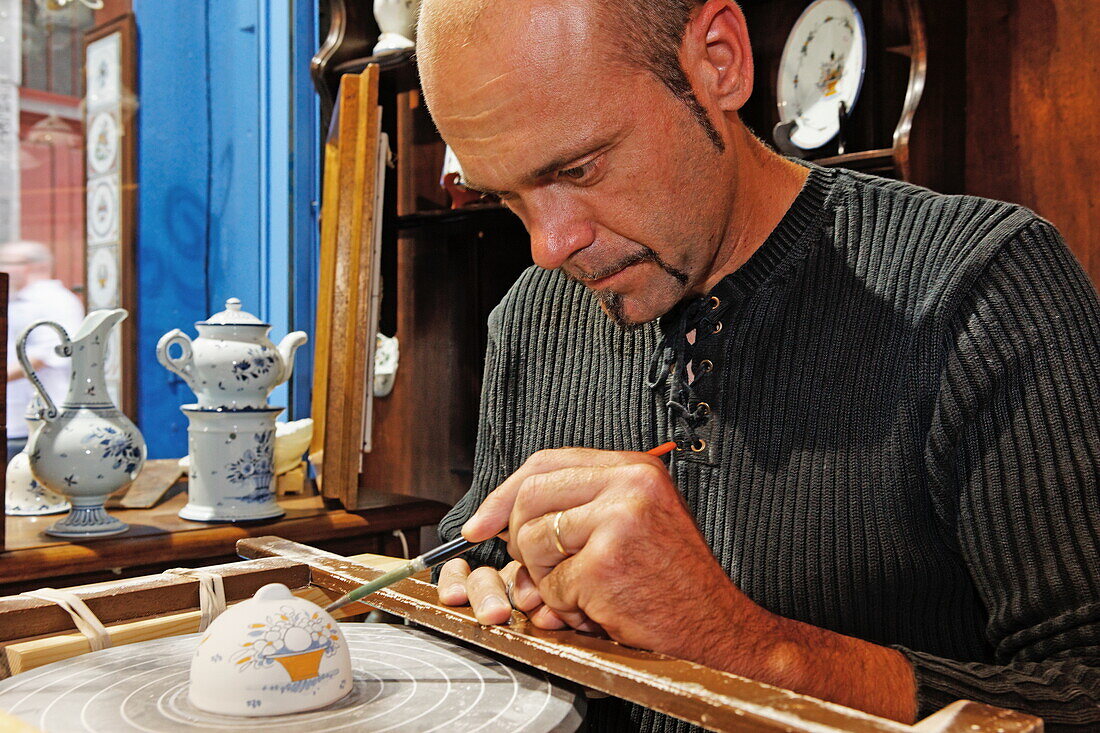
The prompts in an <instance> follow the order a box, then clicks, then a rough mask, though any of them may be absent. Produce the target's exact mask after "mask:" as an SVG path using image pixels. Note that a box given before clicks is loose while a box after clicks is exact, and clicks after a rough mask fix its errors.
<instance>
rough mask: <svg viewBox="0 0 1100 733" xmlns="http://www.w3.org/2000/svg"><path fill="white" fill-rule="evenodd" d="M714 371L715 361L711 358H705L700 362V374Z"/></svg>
mask: <svg viewBox="0 0 1100 733" xmlns="http://www.w3.org/2000/svg"><path fill="white" fill-rule="evenodd" d="M713 371H714V362H712V361H711V360H710V359H703V360H702V361H701V362H699V373H700V374H706V373H707V372H713Z"/></svg>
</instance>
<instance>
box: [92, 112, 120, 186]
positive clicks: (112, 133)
mask: <svg viewBox="0 0 1100 733" xmlns="http://www.w3.org/2000/svg"><path fill="white" fill-rule="evenodd" d="M87 144H88V166H89V167H90V168H91V169H92V171H94V172H95V173H106V172H107V171H109V170H111V169H112V168H114V167H115V161H116V160H117V159H118V122H117V121H116V120H115V116H114V115H113V114H112V113H110V112H100V113H99V114H97V115H96V116H95V117H93V118H92V122H91V124H89V125H88V142H87Z"/></svg>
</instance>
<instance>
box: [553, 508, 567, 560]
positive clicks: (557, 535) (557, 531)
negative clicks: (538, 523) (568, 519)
mask: <svg viewBox="0 0 1100 733" xmlns="http://www.w3.org/2000/svg"><path fill="white" fill-rule="evenodd" d="M562 514H565V512H564V511H561V512H558V513H557V514H555V515H554V547H556V548H558V552H560V553H561V554H562V557H569V553H568V552H566V551H565V548H564V547H563V546H562V544H561V515H562Z"/></svg>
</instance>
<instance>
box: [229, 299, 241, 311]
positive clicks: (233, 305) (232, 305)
mask: <svg viewBox="0 0 1100 733" xmlns="http://www.w3.org/2000/svg"><path fill="white" fill-rule="evenodd" d="M225 308H226V310H231V311H239V310H240V309H241V299H240V298H230V299H229V300H227V301H225Z"/></svg>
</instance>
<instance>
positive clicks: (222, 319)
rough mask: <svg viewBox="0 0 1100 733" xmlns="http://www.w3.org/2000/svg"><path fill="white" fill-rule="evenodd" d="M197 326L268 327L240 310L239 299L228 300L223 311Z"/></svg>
mask: <svg viewBox="0 0 1100 733" xmlns="http://www.w3.org/2000/svg"><path fill="white" fill-rule="evenodd" d="M196 325H198V326H270V324H268V323H264V322H263V321H261V320H260V319H259V318H257V317H256V316H254V315H252V314H251V313H249V312H247V311H243V310H241V301H240V298H230V299H229V300H227V301H225V310H223V311H222V312H221V313H215V314H214V315H212V316H210V317H209V318H207V319H206V320H205V321H199V322H198V323H197V324H196Z"/></svg>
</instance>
